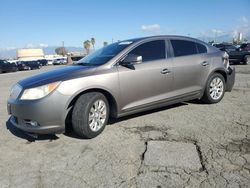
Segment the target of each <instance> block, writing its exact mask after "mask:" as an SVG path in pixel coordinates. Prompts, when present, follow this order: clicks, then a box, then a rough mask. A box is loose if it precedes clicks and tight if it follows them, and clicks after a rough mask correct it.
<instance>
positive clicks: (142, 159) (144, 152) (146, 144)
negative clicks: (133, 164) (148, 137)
mask: <svg viewBox="0 0 250 188" xmlns="http://www.w3.org/2000/svg"><path fill="white" fill-rule="evenodd" d="M144 145H145V150H144V151H143V153H142V154H141V164H140V166H139V170H138V173H137V175H140V174H141V173H142V171H141V168H142V165H143V161H144V159H145V154H146V152H147V150H148V141H145V142H144Z"/></svg>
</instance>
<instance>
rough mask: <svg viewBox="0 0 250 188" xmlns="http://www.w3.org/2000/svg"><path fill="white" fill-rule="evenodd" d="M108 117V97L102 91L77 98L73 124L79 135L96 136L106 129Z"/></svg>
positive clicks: (85, 136)
mask: <svg viewBox="0 0 250 188" xmlns="http://www.w3.org/2000/svg"><path fill="white" fill-rule="evenodd" d="M108 117H109V104H108V101H107V99H106V97H105V96H104V95H103V94H102V93H98V92H90V93H86V94H83V95H82V96H80V97H79V98H78V99H77V101H76V104H75V106H74V109H73V113H72V126H73V129H74V131H75V132H76V134H78V135H79V136H81V137H84V138H94V137H96V136H97V135H99V134H100V133H101V132H102V131H103V130H104V128H105V126H106V124H107V121H108Z"/></svg>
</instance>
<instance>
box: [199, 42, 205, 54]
mask: <svg viewBox="0 0 250 188" xmlns="http://www.w3.org/2000/svg"><path fill="white" fill-rule="evenodd" d="M196 45H197V49H198V53H199V54H203V53H207V48H206V46H204V45H202V44H199V43H196Z"/></svg>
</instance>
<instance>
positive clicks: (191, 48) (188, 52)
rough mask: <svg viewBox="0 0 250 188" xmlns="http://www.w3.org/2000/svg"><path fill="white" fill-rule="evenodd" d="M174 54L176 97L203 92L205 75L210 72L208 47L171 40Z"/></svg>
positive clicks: (185, 41) (187, 41) (174, 87)
mask: <svg viewBox="0 0 250 188" xmlns="http://www.w3.org/2000/svg"><path fill="white" fill-rule="evenodd" d="M170 42H171V46H172V52H173V55H174V57H173V71H174V86H173V89H174V95H175V96H189V95H194V94H198V93H200V92H201V90H202V89H203V86H204V77H203V75H204V74H205V73H206V72H208V71H209V64H210V58H209V57H208V56H207V53H206V52H207V48H206V46H204V45H202V44H200V43H196V42H193V41H189V40H180V39H171V40H170Z"/></svg>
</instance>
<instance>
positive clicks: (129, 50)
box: [114, 38, 169, 66]
mask: <svg viewBox="0 0 250 188" xmlns="http://www.w3.org/2000/svg"><path fill="white" fill-rule="evenodd" d="M158 40H162V41H164V44H165V58H163V59H157V60H152V61H159V60H164V59H165V60H166V59H168V58H169V54H168V50H167V48H168V47H169V46H168V45H169V44H168V43H167V40H168V39H166V38H159V39H148V40H142V41H139V42H138V43H135V44H134V46H132V47H131V48H130V49H128V50H127V51H126V52H125V53H124V54H123V55H122V56H121V57H120V58H119V59H117V60H116V63H114V66H120V62H121V61H123V60H124V58H125V57H126V56H127V55H128V54H129V53H130V52H131V51H132V50H134V49H135V48H137V47H138V46H140V45H142V44H145V43H148V42H153V41H158ZM149 62H151V61H148V62H147V61H146V62H143V63H149Z"/></svg>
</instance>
